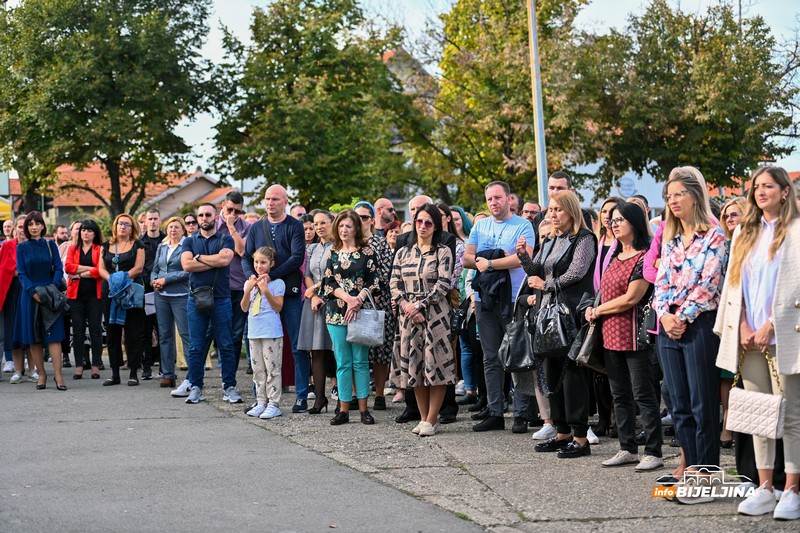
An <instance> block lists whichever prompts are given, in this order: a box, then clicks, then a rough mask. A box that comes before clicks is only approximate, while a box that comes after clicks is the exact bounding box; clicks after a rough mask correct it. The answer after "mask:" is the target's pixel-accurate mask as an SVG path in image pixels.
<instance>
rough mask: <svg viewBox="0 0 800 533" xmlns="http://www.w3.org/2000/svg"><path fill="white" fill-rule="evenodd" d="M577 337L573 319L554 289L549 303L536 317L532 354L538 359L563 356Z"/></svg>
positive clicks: (558, 293)
mask: <svg viewBox="0 0 800 533" xmlns="http://www.w3.org/2000/svg"><path fill="white" fill-rule="evenodd" d="M577 336H578V330H577V327H576V326H575V317H573V316H572V311H571V310H570V308H569V307H568V306H567V304H565V303H564V302H562V301H561V294H560V291H558V289H556V292H555V293H554V294H553V297H552V298H551V299H550V302H549V303H548V304H547V305H546V306H543V307H541V308H540V309H539V313H538V314H537V315H536V334H535V335H534V337H533V352H534V353H535V354H536V355H539V356H540V357H553V356H563V355H564V354H565V353H566V351H567V350H569V348H570V347H571V346H572V343H573V342H574V341H575V337H577Z"/></svg>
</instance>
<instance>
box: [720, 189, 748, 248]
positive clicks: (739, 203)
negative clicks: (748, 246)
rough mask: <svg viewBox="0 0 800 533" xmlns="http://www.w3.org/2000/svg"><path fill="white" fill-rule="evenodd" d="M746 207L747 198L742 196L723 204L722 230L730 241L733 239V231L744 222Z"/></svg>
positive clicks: (721, 215)
mask: <svg viewBox="0 0 800 533" xmlns="http://www.w3.org/2000/svg"><path fill="white" fill-rule="evenodd" d="M746 209H747V200H746V199H744V198H742V197H736V198H731V199H730V200H728V201H727V202H725V204H724V205H723V206H722V209H721V210H720V212H719V214H720V217H719V218H720V222H722V232H723V233H725V238H726V239H728V241H730V240H731V239H733V231H734V230H735V229H736V227H737V226H738V225H739V224H741V223H742V220H743V217H744V212H745V210H746Z"/></svg>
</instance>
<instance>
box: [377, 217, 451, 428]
mask: <svg viewBox="0 0 800 533" xmlns="http://www.w3.org/2000/svg"><path fill="white" fill-rule="evenodd" d="M441 234H442V216H441V213H440V212H439V210H438V209H437V208H436V206H434V205H430V204H426V205H423V206H422V207H420V208H419V210H418V211H417V213H416V215H415V217H414V236H413V238H412V239H411V242H410V243H409V244H408V245H407V246H404V247H403V248H401V249H400V250H399V251H398V252H397V256H396V257H395V261H394V265H393V267H392V279H391V290H392V300H394V302H395V305H396V306H397V309H398V311H399V314H400V320H399V321H400V333H399V335H400V342H399V346H400V353H399V366H400V383H399V386H400V387H402V388H408V387H412V388H414V389H415V391H414V392H415V394H416V397H417V403H418V404H419V412H420V415H421V419H420V423H419V424H417V425H416V426H415V427H414V429H412V430H411V431H412V432H413V433H416V434H417V435H419V436H421V437H425V436H432V435H435V434H436V430H437V428H438V423H437V421H438V417H439V409H440V408H441V406H442V402H443V401H444V394H445V387H446V386H447V385H449V384H453V383H455V378H456V373H455V358H454V354H453V348H452V343H451V342H450V309H451V306H450V298H449V293H450V285H451V278H452V275H453V255H452V252H450V249H449V248H448V247H447V246H444V245H443V244H441V243H440V239H441Z"/></svg>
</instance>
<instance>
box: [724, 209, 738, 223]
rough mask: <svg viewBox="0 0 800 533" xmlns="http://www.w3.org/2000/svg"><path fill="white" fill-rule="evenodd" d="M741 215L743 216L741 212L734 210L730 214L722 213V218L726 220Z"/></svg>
mask: <svg viewBox="0 0 800 533" xmlns="http://www.w3.org/2000/svg"><path fill="white" fill-rule="evenodd" d="M740 216H742V215H741V213H737V212H735V211H734V212H733V213H730V214H728V215H722V220H723V221H725V220H728V219H729V218H739V217H740Z"/></svg>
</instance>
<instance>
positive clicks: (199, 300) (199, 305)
mask: <svg viewBox="0 0 800 533" xmlns="http://www.w3.org/2000/svg"><path fill="white" fill-rule="evenodd" d="M203 245H204V247H205V248H206V250H205V251H206V255H212V254H210V253H209V252H208V242H204V243H203ZM221 247H222V240H220V250H221ZM220 250H217V253H219V252H220ZM214 270H215V272H214V281H213V282H211V286H205V287H195V288H194V289H192V297H193V298H194V307H195V309H197V310H198V311H210V310H212V309H214V286H215V285H216V284H217V275H218V274H219V269H218V268H216V269H214Z"/></svg>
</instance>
